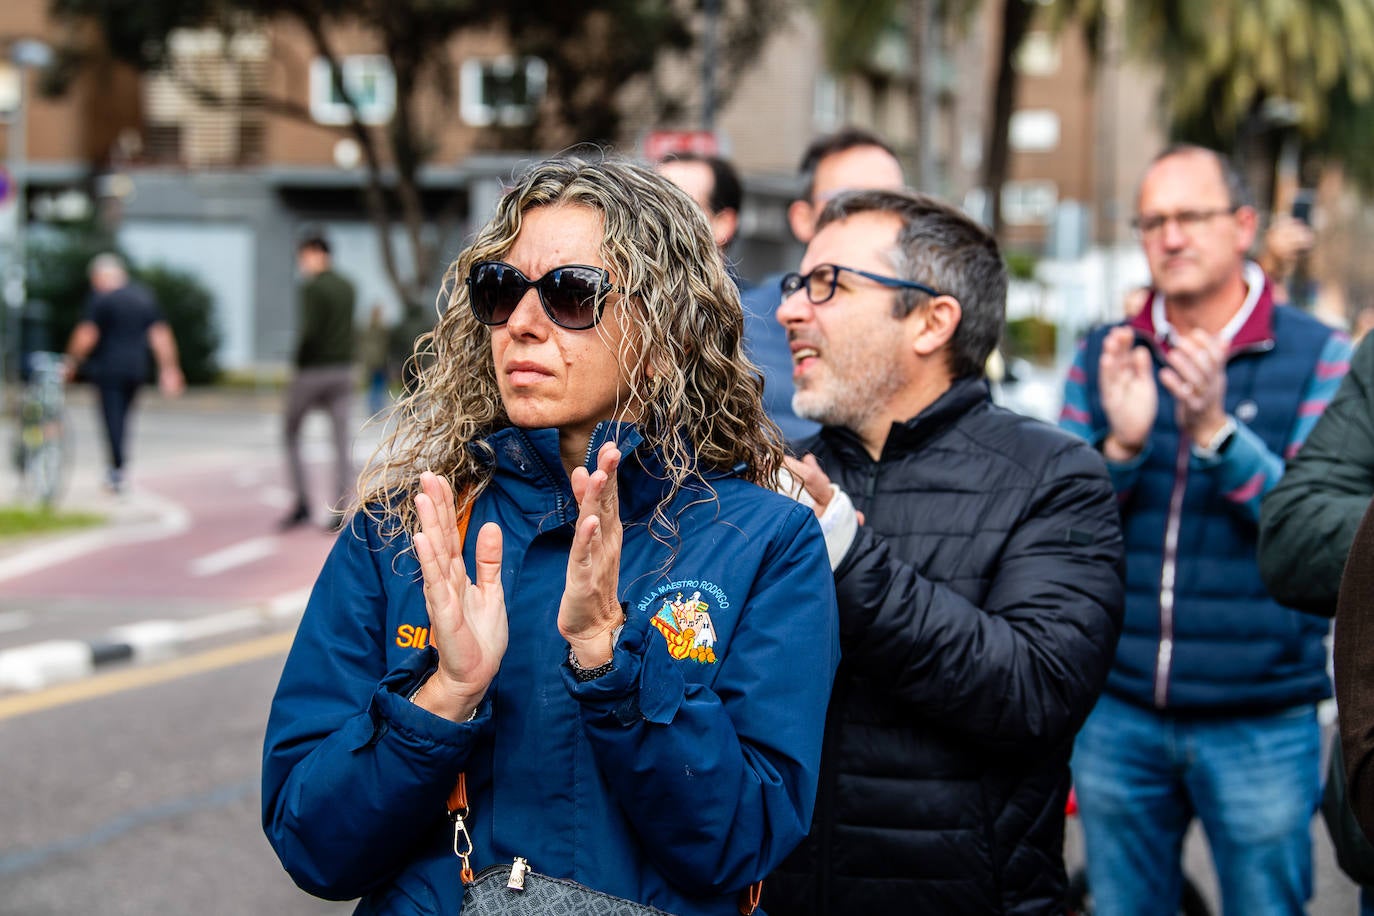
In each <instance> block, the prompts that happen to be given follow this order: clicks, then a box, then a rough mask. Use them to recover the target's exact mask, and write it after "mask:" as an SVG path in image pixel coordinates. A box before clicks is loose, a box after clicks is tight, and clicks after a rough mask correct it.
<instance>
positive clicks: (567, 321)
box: [467, 261, 623, 331]
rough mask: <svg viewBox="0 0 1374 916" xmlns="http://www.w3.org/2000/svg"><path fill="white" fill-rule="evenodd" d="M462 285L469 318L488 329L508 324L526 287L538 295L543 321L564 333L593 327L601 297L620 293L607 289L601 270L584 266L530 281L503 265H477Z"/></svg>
mask: <svg viewBox="0 0 1374 916" xmlns="http://www.w3.org/2000/svg"><path fill="white" fill-rule="evenodd" d="M467 283H468V303H469V304H470V305H471V306H472V314H473V315H474V316H475V317H476V318H477V320H478V321H480V322H482V324H485V325H488V326H491V327H495V326H497V325H503V324H505V323H506V322H507V321H510V316H511V315H514V314H515V309H516V308H517V307H518V306H519V305H520V300H521V299H523V298H524V297H525V293H527V292H529V288H530V287H531V286H533V287H534V288H535V289H536V290H538V291H539V304H540V305H542V306H543V307H544V314H545V315H548V316H549V320H550V321H552V322H553V323H554V324H556V325H558V326H559V327H560V328H567V329H568V330H569V331H585V330H587V329H588V328H591V327H595V326H596V323H597V322H598V321H600V320H601V313H602V311H603V310H604V309H605V308H606V294H607V293H614V292H623V290H619V289H617V288H616V287H615V286H613V285H612V284H611V275H610V273H608V272H607V271H606V269H605V268H602V267H589V266H587V265H586V264H564V265H563V266H562V267H555V268H554V269H553V270H551V271H549V272H548V273H546V274H544V276H542V277H540V278H539V279H538V280H531V279H530V278H529V277H527V276H525V275H524V274H522V273H521V272H520V271H519V270H517V269H516V268H515V267H512V266H511V265H510V264H507V263H506V262H505V261H478V262H477V263H476V264H474V265H472V269H471V270H469V271H468V280H467Z"/></svg>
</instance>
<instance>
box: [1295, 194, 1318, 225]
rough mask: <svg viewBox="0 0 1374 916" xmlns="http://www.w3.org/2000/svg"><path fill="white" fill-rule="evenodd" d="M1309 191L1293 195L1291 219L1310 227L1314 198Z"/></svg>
mask: <svg viewBox="0 0 1374 916" xmlns="http://www.w3.org/2000/svg"><path fill="white" fill-rule="evenodd" d="M1315 196H1316V195H1314V194H1313V193H1312V192H1311V191H1305V190H1304V191H1299V192H1297V193H1296V194H1294V195H1293V219H1295V220H1298V221H1299V222H1302V223H1305V224H1307V225H1308V226H1310V225H1312V199H1313V197H1315Z"/></svg>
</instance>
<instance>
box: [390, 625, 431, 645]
mask: <svg viewBox="0 0 1374 916" xmlns="http://www.w3.org/2000/svg"><path fill="white" fill-rule="evenodd" d="M396 645H398V646H400V647H401V648H402V649H423V648H424V647H425V646H427V645H429V627H416V626H411V625H410V624H408V623H403V624H401V625H400V626H399V627H397V628H396Z"/></svg>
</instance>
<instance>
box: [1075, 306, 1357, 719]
mask: <svg viewBox="0 0 1374 916" xmlns="http://www.w3.org/2000/svg"><path fill="white" fill-rule="evenodd" d="M1108 330H1109V329H1108V328H1099V329H1097V330H1095V331H1093V332H1092V334H1091V335H1090V336H1089V337H1088V340H1087V343H1086V352H1085V354H1084V356H1085V359H1084V368H1085V372H1086V376H1087V386H1086V388H1087V392H1088V399H1089V404H1090V410H1091V415H1092V419H1091V422H1092V427H1093V429H1096V430H1103V429H1106V428H1107V420H1106V416H1105V415H1104V414H1103V412H1102V406H1101V399H1100V397H1099V395H1098V390H1097V375H1098V357H1099V355H1100V354H1101V351H1102V341H1103V338H1104V337H1105V336H1106V333H1107V331H1108ZM1273 330H1274V333H1273V338H1272V340H1270V341H1267V342H1265V343H1260V344H1252V345H1250V346H1248V347H1246V348H1243V349H1241V350H1239V351H1237V352H1233V353H1232V355H1231V358H1230V361H1229V362H1228V363H1227V367H1226V411H1227V413H1229V414H1231V415H1232V416H1234V417H1237V418H1239V419H1240V420H1241V422H1243V423H1244V425H1245V426H1247V427H1248V428H1249V429H1250V430H1251V431H1253V432H1254V433H1256V434H1257V435H1258V436H1259V437H1260V438H1261V439H1263V440H1264V443H1265V445H1266V446H1268V448H1269V450H1270V451H1272V452H1273V453H1274V454H1276V455H1283V453H1284V449H1285V448H1286V447H1287V445H1288V440H1289V438H1290V436H1291V435H1292V430H1293V427H1294V424H1295V423H1296V422H1297V418H1298V408H1299V404H1300V402H1301V399H1302V396H1303V393H1304V392H1305V391H1306V390H1307V387H1308V385H1309V383H1310V382H1311V380H1312V378H1313V376H1314V374H1315V371H1316V367H1317V361H1318V357H1319V356H1320V354H1321V352H1322V348H1323V346H1324V345H1325V344H1326V341H1327V339H1328V338H1329V337H1330V336H1331V334H1332V331H1331V329H1330V328H1329V327H1327V326H1325V325H1323V324H1322V323H1321V322H1319V321H1317V320H1316V319H1314V318H1311V317H1310V316H1308V315H1306V314H1304V313H1303V312H1300V311H1298V310H1296V309H1292V308H1289V307H1286V306H1279V307H1277V308H1275V309H1274V311H1273ZM1150 349H1151V351H1152V352H1153V353H1154V359H1155V363H1156V367H1158V366H1159V364H1160V354H1159V352H1158V351H1157V350H1156V348H1155V347H1154V346H1153V345H1151V346H1150ZM1156 387H1157V388H1158V391H1159V413H1158V416H1157V417H1156V419H1155V425H1154V431H1153V433H1152V434H1151V439H1150V451H1149V454H1148V455H1147V456H1146V458H1145V463H1144V465H1143V466H1142V468H1141V470H1140V476H1139V478H1138V480H1137V482H1136V484H1135V486H1134V487H1133V488H1132V489H1131V490H1130V492H1129V493H1127V494H1124V501H1123V502H1122V503H1121V513H1122V524H1123V528H1124V532H1125V538H1126V564H1127V565H1126V618H1125V625H1124V628H1123V631H1122V634H1121V642H1120V645H1119V646H1118V648H1117V654H1116V663H1115V665H1114V666H1113V668H1112V672H1111V676H1110V678H1109V679H1108V683H1107V690H1108V691H1109V692H1111V693H1112V694H1113V695H1116V696H1118V697H1121V698H1122V699H1125V700H1128V701H1130V702H1133V703H1137V704H1140V705H1145V706H1151V707H1156V708H1165V709H1169V710H1171V711H1174V712H1179V713H1194V714H1234V713H1244V712H1266V711H1273V710H1277V709H1281V708H1284V707H1288V706H1295V705H1298V704H1304V703H1311V702H1315V701H1317V700H1320V699H1323V698H1325V697H1328V696H1330V695H1331V684H1330V680H1329V678H1328V677H1327V674H1326V649H1325V647H1324V645H1323V642H1322V640H1323V637H1324V636H1325V635H1326V632H1327V627H1328V622H1327V621H1326V620H1324V619H1322V618H1318V617H1313V616H1311V615H1308V614H1302V613H1298V612H1296V611H1292V610H1289V609H1288V608H1285V607H1283V606H1281V605H1279V604H1278V603H1277V602H1276V601H1274V600H1273V599H1272V598H1270V597H1269V594H1268V593H1267V592H1266V591H1265V589H1264V585H1263V583H1262V582H1261V581H1260V576H1259V567H1258V564H1257V561H1256V558H1255V549H1256V542H1257V538H1258V530H1257V525H1256V522H1255V521H1254V520H1252V519H1251V518H1249V517H1247V514H1246V512H1245V511H1244V509H1243V507H1241V506H1239V505H1237V504H1235V503H1233V502H1231V501H1229V500H1228V499H1226V498H1225V497H1224V496H1223V495H1222V492H1221V489H1220V488H1219V487H1218V486H1217V484H1216V481H1215V479H1214V475H1213V474H1211V473H1209V472H1208V471H1206V470H1205V469H1203V468H1201V467H1200V466H1199V464H1198V460H1197V459H1196V458H1193V457H1192V455H1191V453H1190V451H1189V448H1188V444H1187V440H1186V439H1185V438H1184V437H1182V436H1181V434H1180V430H1179V428H1178V424H1177V423H1176V422H1175V410H1174V408H1175V402H1174V399H1173V397H1172V396H1171V395H1170V394H1169V392H1168V391H1167V390H1166V389H1165V388H1164V387H1163V386H1162V385H1159V384H1158V383H1157V382H1156ZM1180 474H1181V475H1182V479H1183V484H1184V489H1183V503H1182V512H1181V524H1180V526H1179V532H1178V545H1177V550H1176V574H1175V583H1174V595H1175V598H1174V606H1173V612H1172V619H1171V621H1169V623H1170V624H1171V629H1172V635H1173V642H1172V651H1171V652H1166V653H1161V652H1160V643H1161V639H1162V638H1163V635H1164V630H1165V628H1164V621H1163V613H1162V607H1161V601H1160V595H1161V589H1162V587H1163V575H1164V563H1165V534H1166V529H1167V524H1168V517H1169V505H1170V499H1171V497H1172V496H1173V493H1174V484H1175V480H1176V479H1177V478H1178V476H1179V475H1180ZM1166 656H1167V658H1166ZM1161 665H1162V666H1163V667H1164V668H1165V671H1166V674H1165V676H1163V677H1160V667H1161ZM1161 700H1162V702H1161Z"/></svg>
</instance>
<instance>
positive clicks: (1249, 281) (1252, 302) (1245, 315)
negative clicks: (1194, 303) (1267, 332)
mask: <svg viewBox="0 0 1374 916" xmlns="http://www.w3.org/2000/svg"><path fill="white" fill-rule="evenodd" d="M1241 271H1242V275H1243V277H1244V279H1245V285H1246V292H1245V301H1244V302H1242V303H1241V304H1240V310H1239V311H1238V312H1236V313H1235V314H1234V315H1232V316H1231V320H1230V321H1228V322H1226V327H1224V328H1222V329H1221V334H1220V335H1218V336H1220V337H1221V339H1222V340H1224V341H1226V342H1227V343H1228V344H1229V343H1230V342H1231V341H1232V340H1234V339H1235V336H1236V335H1237V334H1239V333H1240V329H1241V328H1243V327H1245V322H1247V321H1249V320H1250V316H1251V315H1252V314H1254V312H1255V306H1256V305H1258V304H1259V298H1260V293H1262V292H1264V270H1263V268H1261V267H1260V266H1259V265H1258V264H1256V263H1255V262H1254V261H1246V262H1245V264H1244V265H1243V266H1242V267H1241ZM1150 318H1151V320H1152V321H1153V322H1154V326H1155V339H1156V340H1159V341H1161V342H1164V343H1169V342H1170V339H1171V338H1172V337H1173V334H1174V326H1173V325H1171V324H1169V319H1168V318H1167V317H1165V315H1164V294H1163V293H1161V292H1156V293H1155V295H1154V298H1153V299H1151V300H1150Z"/></svg>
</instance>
